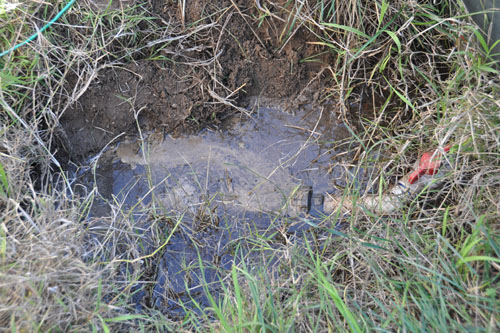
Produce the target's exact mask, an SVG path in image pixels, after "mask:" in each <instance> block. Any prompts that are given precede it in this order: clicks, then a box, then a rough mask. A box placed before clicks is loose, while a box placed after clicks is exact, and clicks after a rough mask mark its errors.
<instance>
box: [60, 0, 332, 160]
mask: <svg viewBox="0 0 500 333" xmlns="http://www.w3.org/2000/svg"><path fill="white" fill-rule="evenodd" d="M261 3H263V1H261ZM254 5H255V3H254V2H253V1H246V0H244V1H228V0H219V1H211V0H195V1H190V2H187V8H186V11H185V15H184V17H183V16H182V15H181V11H180V9H179V7H178V4H177V3H173V2H170V1H169V2H165V1H159V0H157V1H152V4H151V6H152V7H151V9H152V13H156V14H157V15H158V22H159V23H161V22H163V23H165V24H166V23H167V22H168V23H169V26H172V29H173V31H172V35H181V34H185V33H186V32H189V31H192V30H193V29H197V28H200V27H203V26H204V25H209V24H211V26H210V27H207V28H205V29H202V30H201V31H200V32H198V33H196V34H192V35H191V36H190V37H188V38H183V39H178V40H177V41H175V42H170V44H168V45H166V46H165V45H162V47H163V46H164V48H163V49H161V50H158V49H151V50H149V52H150V53H151V54H153V52H156V53H155V54H158V52H159V54H161V55H163V56H164V57H165V59H167V58H168V60H146V59H145V58H143V60H137V61H135V62H131V63H128V64H124V65H120V66H113V67H108V68H105V69H103V70H101V71H100V72H99V73H98V76H97V78H96V79H95V80H94V81H93V82H92V84H91V85H90V86H89V88H88V89H87V90H86V92H85V93H84V94H83V95H82V96H81V98H80V99H79V100H78V101H77V102H76V103H75V104H74V105H73V106H72V107H71V108H69V109H68V110H67V111H66V112H65V113H64V114H63V116H62V117H61V124H62V127H63V129H64V131H65V134H66V138H67V140H66V141H69V142H66V147H67V148H66V150H67V153H69V155H70V156H72V157H73V158H77V157H85V156H88V155H89V154H92V153H96V152H98V151H99V150H101V149H102V148H103V147H104V146H105V145H106V144H108V143H109V142H110V141H111V140H112V139H113V138H115V137H116V136H117V135H120V134H121V133H124V134H126V135H134V134H135V133H136V132H137V127H138V126H141V129H142V130H145V131H147V130H154V131H161V132H163V133H170V134H173V135H179V134H184V133H193V132H195V131H198V130H200V129H201V128H203V127H206V126H218V125H219V124H220V122H221V120H223V119H224V118H225V117H226V116H227V115H229V114H231V113H233V112H235V111H236V109H235V108H234V107H232V106H230V105H229V104H228V103H224V101H230V102H231V103H232V104H233V105H235V106H238V107H244V108H246V107H249V103H250V99H249V97H255V96H262V97H266V98H270V99H273V100H276V101H278V102H279V104H281V105H282V107H283V109H285V110H293V109H297V108H299V107H300V106H301V105H302V104H309V105H311V104H313V105H315V104H316V105H319V104H325V103H327V105H329V108H331V107H332V105H335V103H336V101H335V99H336V96H330V95H331V93H330V92H329V89H328V87H329V86H332V85H333V84H331V82H330V79H331V73H330V72H329V71H325V70H324V69H325V68H326V67H327V66H328V65H329V64H330V63H332V62H333V60H332V54H331V53H327V52H325V50H324V49H323V47H322V46H318V45H314V44H310V43H309V42H315V41H317V37H316V36H315V35H314V34H313V33H312V32H311V31H309V29H308V28H307V27H305V26H302V27H299V28H298V27H297V26H292V25H291V24H290V23H287V22H288V16H289V15H290V14H289V11H290V10H292V9H293V8H289V7H290V6H288V7H287V5H285V1H283V7H280V8H277V7H273V6H270V7H269V9H270V10H271V12H272V13H273V14H274V15H277V16H279V17H281V18H282V19H283V21H280V20H278V19H273V20H269V19H266V18H264V19H263V20H262V21H261V22H260V23H259V22H258V21H257V20H256V19H255V18H258V15H259V13H258V12H257V9H256V8H255V7H254ZM236 6H237V7H238V8H236ZM176 29H177V30H178V31H176ZM156 47H158V46H156ZM306 59H307V60H308V61H305V60H306ZM310 59H314V61H310ZM327 96H328V97H327ZM325 105H326V104H325ZM328 111H330V110H328Z"/></svg>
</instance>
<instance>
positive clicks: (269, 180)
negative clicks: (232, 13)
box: [93, 108, 342, 315]
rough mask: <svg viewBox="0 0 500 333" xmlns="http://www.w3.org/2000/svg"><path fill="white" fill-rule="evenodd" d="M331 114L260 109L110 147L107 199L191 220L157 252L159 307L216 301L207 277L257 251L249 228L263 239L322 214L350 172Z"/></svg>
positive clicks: (100, 182)
mask: <svg viewBox="0 0 500 333" xmlns="http://www.w3.org/2000/svg"><path fill="white" fill-rule="evenodd" d="M329 117H331V113H326V112H324V113H323V112H321V111H302V112H298V113H297V114H288V113H283V112H279V111H276V110H273V109H270V108H260V109H259V110H258V112H255V113H254V114H253V115H252V116H251V117H248V116H246V115H241V116H238V117H234V118H231V119H229V120H227V121H226V124H225V127H226V128H227V129H226V130H221V131H209V130H206V131H204V132H203V133H201V134H200V135H197V136H188V137H181V138H172V137H168V136H167V137H165V138H161V139H158V138H156V139H153V138H151V137H150V138H149V139H145V140H143V141H135V142H122V143H120V144H119V145H118V146H117V147H115V148H113V149H111V150H109V151H108V152H106V153H105V154H104V156H103V157H102V158H101V162H99V163H98V167H97V188H98V190H99V192H100V193H101V195H102V196H103V197H104V198H108V199H109V198H111V197H112V196H114V197H115V202H120V203H122V204H123V206H122V207H123V208H124V209H129V210H130V211H132V212H133V214H135V216H136V220H139V221H140V220H143V221H146V223H147V215H144V216H142V215H141V212H143V211H146V212H148V214H150V212H151V207H154V211H155V214H157V215H158V214H160V215H162V216H167V217H169V218H172V220H174V221H175V220H179V219H182V223H181V224H180V226H179V229H178V230H177V231H176V232H175V233H174V235H173V236H172V238H171V240H170V242H169V244H168V245H167V246H166V247H165V248H164V250H163V252H162V254H161V255H160V257H158V259H157V262H156V271H155V272H154V275H155V281H156V285H155V286H154V288H153V291H152V295H150V296H149V298H150V299H151V300H150V305H151V306H155V307H157V308H161V309H166V311H167V312H168V313H170V314H173V313H174V314H175V313H177V314H178V315H182V313H183V310H182V305H181V303H182V304H188V303H189V302H190V301H191V300H192V299H195V300H197V302H199V303H200V304H205V305H208V303H207V302H208V300H207V299H206V297H205V296H203V295H204V290H203V287H202V286H203V283H207V284H208V285H210V284H213V283H215V282H217V281H218V280H219V279H220V278H221V277H222V275H221V272H223V271H227V270H229V269H231V266H232V264H233V263H234V262H235V261H237V259H236V255H235V251H236V250H235V249H237V251H240V252H239V253H242V256H243V257H246V258H249V256H250V255H249V253H250V248H251V245H250V244H247V243H246V236H247V235H253V234H256V233H258V234H260V235H263V237H264V235H270V234H272V233H273V232H275V231H276V229H277V228H278V227H279V226H280V225H281V226H282V225H283V224H286V230H287V231H288V232H296V231H299V230H305V229H307V227H308V224H307V223H304V222H303V218H302V219H301V217H304V216H310V215H309V213H312V212H313V211H314V212H315V214H321V212H320V211H321V205H322V195H323V194H324V193H325V192H327V191H332V189H333V184H334V182H335V181H336V180H337V179H340V178H341V177H342V170H341V169H340V168H338V167H337V168H332V158H333V157H334V156H335V155H336V153H337V152H336V151H335V150H334V149H333V146H334V142H335V139H336V138H337V136H338V134H336V133H335V129H336V126H335V120H333V119H329ZM99 207H101V208H103V207H105V203H104V202H101V204H100V206H99V204H96V205H95V207H94V211H93V214H94V216H96V215H100V214H104V212H103V211H100V210H99ZM144 208H146V209H144ZM138 223H139V222H138ZM199 258H201V259H202V261H203V263H204V266H205V267H204V269H203V270H201V269H200V267H199ZM145 293H146V292H145V291H141V292H138V293H137V295H144V294H145ZM138 297H139V296H138ZM138 302H141V298H140V297H139V298H138Z"/></svg>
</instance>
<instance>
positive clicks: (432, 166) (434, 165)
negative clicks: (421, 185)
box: [408, 145, 451, 184]
mask: <svg viewBox="0 0 500 333" xmlns="http://www.w3.org/2000/svg"><path fill="white" fill-rule="evenodd" d="M450 148H451V146H449V145H448V146H446V147H444V151H445V153H447V152H448V151H449V150H450ZM433 155H434V157H433ZM440 165H441V154H440V153H436V154H433V153H430V152H425V153H423V154H422V157H421V158H420V162H419V164H418V168H417V170H415V171H413V172H412V173H411V174H410V177H409V178H408V182H409V183H410V184H413V183H415V182H416V181H417V180H418V179H419V178H420V177H421V176H423V175H435V174H436V173H437V172H438V169H439V166H440Z"/></svg>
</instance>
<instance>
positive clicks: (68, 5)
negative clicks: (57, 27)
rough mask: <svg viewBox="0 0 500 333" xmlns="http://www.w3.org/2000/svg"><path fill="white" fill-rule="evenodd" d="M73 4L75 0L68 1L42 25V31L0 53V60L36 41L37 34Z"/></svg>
mask: <svg viewBox="0 0 500 333" xmlns="http://www.w3.org/2000/svg"><path fill="white" fill-rule="evenodd" d="M74 2H75V0H70V1H69V2H68V3H67V4H66V6H64V8H63V9H61V11H60V12H59V13H57V15H56V16H54V18H53V19H52V20H50V21H49V23H47V24H46V25H44V26H43V27H42V29H40V31H38V32H36V33H34V34H33V35H31V36H30V37H29V38H28V39H26V40H25V41H24V42H22V43H19V44H17V45H15V46H13V47H11V48H10V49H8V50H6V51H3V52H2V53H0V58H1V57H3V56H4V55H7V54H9V53H11V52H12V51H15V50H17V49H18V48H20V47H21V46H23V45H26V44H28V43H29V42H31V41H33V40H34V39H36V38H37V37H38V35H39V34H41V33H42V32H44V31H45V30H47V28H49V27H50V26H51V25H52V24H54V22H55V21H57V20H58V19H59V18H60V17H61V16H62V15H63V14H64V13H65V12H66V11H67V10H68V9H69V7H71V5H73V3H74Z"/></svg>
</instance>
